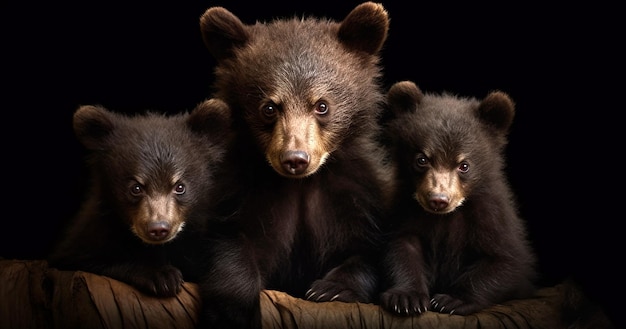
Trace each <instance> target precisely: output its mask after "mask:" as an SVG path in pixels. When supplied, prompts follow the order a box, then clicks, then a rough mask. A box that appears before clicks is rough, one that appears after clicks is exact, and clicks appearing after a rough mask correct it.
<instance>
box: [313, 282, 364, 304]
mask: <svg viewBox="0 0 626 329" xmlns="http://www.w3.org/2000/svg"><path fill="white" fill-rule="evenodd" d="M305 298H306V299H307V300H310V301H314V302H332V301H340V302H346V303H353V302H364V301H366V299H367V298H366V297H365V296H360V295H359V294H358V293H356V292H355V291H353V290H351V289H349V288H348V287H347V286H346V285H344V284H341V283H339V282H335V281H328V280H316V281H314V282H313V284H312V285H311V289H309V290H308V291H307V292H306V294H305Z"/></svg>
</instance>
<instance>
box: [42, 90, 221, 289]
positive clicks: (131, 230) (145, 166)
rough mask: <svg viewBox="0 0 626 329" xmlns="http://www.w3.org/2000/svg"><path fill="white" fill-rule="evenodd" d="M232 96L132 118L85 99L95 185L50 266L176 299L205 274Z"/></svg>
mask: <svg viewBox="0 0 626 329" xmlns="http://www.w3.org/2000/svg"><path fill="white" fill-rule="evenodd" d="M229 125H230V115H229V111H228V108H227V106H226V104H225V103H223V102H221V101H219V100H215V99H213V100H207V101H205V102H202V103H201V104H199V105H198V106H197V107H196V108H195V109H194V110H193V111H192V112H191V113H188V112H185V113H179V114H175V115H169V116H168V115H165V114H158V113H154V112H146V113H144V114H137V115H134V116H130V115H123V114H119V113H115V112H112V111H109V110H107V109H106V108H104V107H101V106H92V105H85V106H81V107H79V108H78V110H77V111H76V112H75V113H74V117H73V127H74V132H75V134H76V136H77V138H78V140H79V141H80V142H81V143H82V144H83V146H84V147H85V148H86V149H87V151H88V152H89V154H88V158H87V164H88V166H89V169H90V172H89V175H90V176H89V179H90V181H89V184H90V185H89V190H88V191H87V193H88V194H87V196H86V198H85V200H84V201H83V203H82V205H81V208H80V210H79V211H78V212H77V214H76V215H75V217H74V218H73V219H72V222H70V223H69V224H68V227H67V228H66V231H65V232H64V235H62V236H61V237H60V239H59V241H58V243H57V246H56V247H55V249H54V250H53V252H52V253H51V254H50V255H49V257H48V261H49V264H50V265H51V266H53V267H56V268H59V269H63V270H82V271H87V272H92V273H95V274H99V275H105V276H108V277H111V278H113V279H117V280H119V281H122V282H125V283H128V284H130V285H132V286H134V287H135V288H137V289H138V290H140V291H142V292H144V293H146V294H150V295H156V296H174V295H176V294H177V293H178V292H180V290H181V287H182V284H183V280H187V281H189V280H191V281H193V280H197V275H198V273H197V272H198V271H199V270H198V269H197V268H196V264H195V262H197V261H198V259H199V258H198V257H200V255H199V254H196V255H194V254H193V252H195V251H196V250H199V248H198V247H199V246H200V244H201V238H202V230H203V227H204V222H205V221H206V220H208V218H209V217H210V216H211V213H212V211H213V210H214V207H215V206H216V205H217V204H218V203H219V201H220V199H221V198H222V197H223V196H222V193H223V192H222V191H221V188H220V185H221V184H222V181H221V180H222V178H221V177H220V176H222V175H223V173H222V168H223V166H222V161H223V158H224V154H225V151H226V148H227V144H228V141H229V132H228V128H227V127H229Z"/></svg>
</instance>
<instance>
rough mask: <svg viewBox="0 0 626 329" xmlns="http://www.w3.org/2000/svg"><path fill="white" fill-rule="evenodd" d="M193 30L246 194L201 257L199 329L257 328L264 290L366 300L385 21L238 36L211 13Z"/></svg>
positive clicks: (368, 18)
mask: <svg viewBox="0 0 626 329" xmlns="http://www.w3.org/2000/svg"><path fill="white" fill-rule="evenodd" d="M200 22H201V28H202V33H203V37H204V41H205V43H206V45H207V47H208V49H209V51H210V52H211V54H213V56H215V57H216V58H217V60H218V65H217V67H216V69H215V74H216V81H215V84H214V88H215V96H216V97H218V98H220V99H223V100H225V101H226V102H227V103H228V104H229V106H230V107H231V108H232V111H233V116H234V119H235V125H236V128H237V131H238V134H239V136H238V140H237V143H236V147H235V149H234V150H233V153H232V154H231V156H232V157H233V158H232V159H231V160H229V162H230V163H234V164H237V165H239V166H240V169H239V170H240V172H241V177H240V183H241V185H242V186H243V190H242V199H241V200H242V201H241V208H240V209H239V210H238V212H237V213H236V214H235V215H234V216H233V218H232V220H231V221H230V222H229V223H230V224H232V225H233V226H234V227H229V228H224V227H221V228H214V229H213V230H212V231H213V232H224V231H226V230H230V231H228V232H226V233H222V234H221V235H219V236H216V238H215V240H214V243H213V245H212V246H211V247H210V249H211V251H210V252H211V254H212V255H213V260H211V261H210V270H209V273H208V275H207V278H206V280H205V281H206V282H205V283H204V284H201V293H202V297H203V301H205V302H206V303H205V307H204V308H203V310H202V318H201V327H204V326H207V327H211V326H216V327H220V326H227V327H240V328H249V327H255V328H259V327H260V323H261V322H260V309H259V304H258V295H259V292H260V290H261V289H263V288H273V289H279V290H283V291H286V292H288V293H290V294H292V295H294V296H297V297H301V298H307V299H310V300H313V301H329V300H340V301H361V302H371V301H373V300H374V297H375V295H376V288H377V284H378V282H377V275H376V273H375V265H374V264H373V261H375V255H376V252H378V250H379V243H380V230H379V226H380V220H381V218H382V216H383V214H384V212H385V210H386V205H388V202H389V199H390V197H389V193H390V192H391V188H390V186H391V180H390V177H391V174H390V172H389V168H387V167H386V165H385V160H386V154H385V151H384V149H383V148H382V147H381V145H379V143H378V141H377V139H378V138H379V134H380V131H379V126H378V125H377V120H378V118H379V115H380V113H381V112H382V109H383V103H384V93H383V92H382V90H381V89H382V88H381V86H380V81H379V80H380V77H381V69H380V67H379V55H378V52H379V51H380V49H381V48H382V45H383V42H384V41H385V39H386V37H387V29H388V24H389V22H388V17H387V13H386V11H385V10H384V8H383V7H382V6H381V5H379V4H375V3H371V2H367V3H364V4H362V5H359V6H357V7H356V8H355V9H354V10H353V11H352V12H350V13H349V14H348V15H347V16H346V18H345V19H344V20H343V21H341V22H336V21H333V20H330V19H320V18H314V17H308V18H295V17H294V18H286V19H277V20H273V21H271V22H265V23H263V22H257V23H256V24H251V25H246V24H243V23H242V22H241V21H240V20H239V19H238V18H237V17H236V16H234V15H233V14H232V13H230V12H228V11H227V10H226V9H224V8H221V7H214V8H209V9H208V10H207V11H206V12H205V14H204V15H203V16H202V18H201V21H200ZM234 223H236V224H234ZM225 236H226V237H231V239H224V237H225ZM226 254H227V255H230V256H229V257H228V258H227V259H226V258H225V257H223V255H226Z"/></svg>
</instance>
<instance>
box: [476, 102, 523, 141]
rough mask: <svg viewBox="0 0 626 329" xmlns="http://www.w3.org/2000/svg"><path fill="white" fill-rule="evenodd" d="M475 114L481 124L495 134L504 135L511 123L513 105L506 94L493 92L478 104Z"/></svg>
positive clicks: (513, 114)
mask: <svg viewBox="0 0 626 329" xmlns="http://www.w3.org/2000/svg"><path fill="white" fill-rule="evenodd" d="M476 113H477V115H478V117H479V118H480V120H481V121H482V122H484V123H486V124H487V125H488V126H489V127H491V128H492V129H494V130H495V131H496V132H498V133H504V134H506V133H507V132H508V130H509V127H510V126H511V124H512V123H513V117H514V116H515V103H514V102H513V100H511V98H510V97H509V95H507V94H506V93H504V92H501V91H494V92H491V93H489V94H488V95H487V97H485V98H484V99H483V100H482V102H480V104H479V105H478V108H477V110H476Z"/></svg>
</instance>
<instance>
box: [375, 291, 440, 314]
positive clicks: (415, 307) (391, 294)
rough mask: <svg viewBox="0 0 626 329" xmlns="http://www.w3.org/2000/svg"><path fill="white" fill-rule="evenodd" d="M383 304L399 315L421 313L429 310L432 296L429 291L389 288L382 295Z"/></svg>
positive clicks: (388, 309)
mask: <svg viewBox="0 0 626 329" xmlns="http://www.w3.org/2000/svg"><path fill="white" fill-rule="evenodd" d="M380 302H381V306H382V307H383V308H385V309H386V310H387V311H389V312H392V313H394V314H398V315H419V314H422V313H424V312H426V311H428V307H429V306H430V297H429V296H428V294H427V293H421V292H419V291H407V290H403V289H393V288H392V289H389V290H387V291H385V292H384V293H383V294H382V295H381V301H380Z"/></svg>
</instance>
